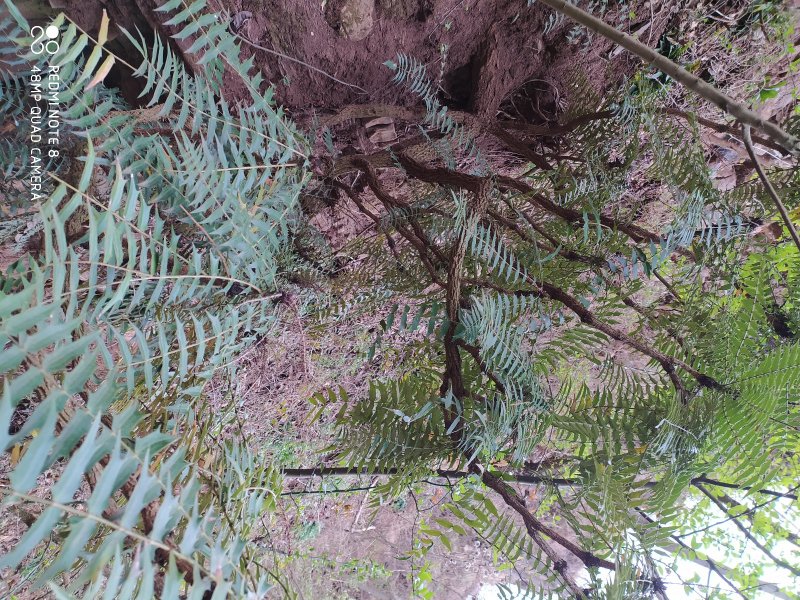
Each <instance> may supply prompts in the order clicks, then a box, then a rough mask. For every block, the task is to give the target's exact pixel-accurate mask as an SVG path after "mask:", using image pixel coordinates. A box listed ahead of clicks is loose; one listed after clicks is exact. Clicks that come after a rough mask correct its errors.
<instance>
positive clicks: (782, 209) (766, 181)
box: [742, 125, 800, 250]
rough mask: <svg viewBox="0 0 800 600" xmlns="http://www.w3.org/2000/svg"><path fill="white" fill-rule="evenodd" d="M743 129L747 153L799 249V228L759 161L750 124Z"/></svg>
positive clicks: (743, 126)
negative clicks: (793, 221)
mask: <svg viewBox="0 0 800 600" xmlns="http://www.w3.org/2000/svg"><path fill="white" fill-rule="evenodd" d="M742 130H743V132H744V145H745V148H747V153H748V154H749V155H750V160H752V161H753V166H754V167H755V168H756V173H758V176H759V178H760V179H761V182H762V183H763V184H764V187H765V188H766V189H767V193H768V194H769V195H770V197H771V198H772V201H773V202H774V203H775V206H776V207H777V209H778V212H779V213H780V214H781V218H782V219H783V224H784V225H786V228H787V229H788V230H789V235H791V236H792V239H793V240H794V245H795V246H797V249H798V250H800V236H798V235H797V229H795V226H794V223H792V218H791V217H790V216H789V213H788V211H787V210H786V207H785V206H784V205H783V202H781V197H780V196H778V192H777V191H775V188H774V187H772V183H770V180H769V179H767V174H766V173H764V169H762V168H761V163H759V162H758V156H756V151H755V149H754V148H753V140H752V138H751V137H750V126H749V125H742Z"/></svg>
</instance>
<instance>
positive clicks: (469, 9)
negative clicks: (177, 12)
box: [59, 0, 671, 116]
mask: <svg viewBox="0 0 800 600" xmlns="http://www.w3.org/2000/svg"><path fill="white" fill-rule="evenodd" d="M59 4H60V5H62V6H63V10H65V12H67V14H69V15H70V16H71V17H73V18H76V20H77V21H78V23H79V24H80V25H81V26H82V27H84V28H86V29H87V30H89V31H92V30H95V29H96V28H97V26H98V24H99V15H100V13H101V9H102V8H103V7H105V8H106V10H107V11H108V13H109V16H110V18H111V20H112V23H116V24H121V25H122V26H124V27H126V28H128V29H131V30H132V29H133V28H134V27H138V28H140V29H141V30H142V31H147V30H148V29H149V28H150V27H152V26H157V27H158V28H160V29H162V30H163V32H164V33H166V34H173V33H175V30H174V27H163V26H161V25H160V23H163V22H165V21H166V20H167V19H169V18H170V15H167V14H165V13H157V12H154V10H153V8H154V6H156V5H157V4H158V3H157V2H155V0H109V1H108V2H100V0H61V2H59ZM637 4H638V3H636V2H632V3H630V4H627V5H626V6H625V8H624V9H623V11H624V12H627V11H628V10H631V9H633V8H634V7H635V6H637ZM211 5H212V6H216V8H217V10H218V13H219V14H220V16H221V17H222V18H224V17H225V15H226V14H227V15H235V14H236V13H238V12H240V11H248V12H249V13H252V17H251V18H250V19H249V20H247V21H246V22H245V23H244V25H243V26H242V28H241V30H240V31H239V33H240V34H241V35H242V36H243V37H245V38H247V39H249V40H251V41H252V42H253V43H255V44H257V45H258V46H262V47H264V48H267V49H270V50H273V51H275V52H278V53H281V54H284V55H286V56H290V57H292V59H294V60H288V59H286V58H281V57H280V56H276V55H274V54H270V53H268V52H265V51H263V50H259V49H257V48H255V47H253V46H248V45H247V44H246V43H243V58H248V57H250V56H254V57H255V66H256V68H257V69H258V70H259V71H260V72H261V73H262V74H263V75H264V78H265V80H266V81H267V82H270V83H272V84H273V85H274V86H275V92H276V98H277V100H278V102H279V103H281V104H282V105H284V106H285V107H287V108H288V109H290V110H292V111H308V110H309V109H311V108H313V109H314V110H317V111H333V110H336V109H337V108H340V107H342V106H345V105H347V104H353V103H357V104H366V103H374V102H393V103H397V104H405V105H413V104H418V103H419V100H418V99H417V98H414V97H413V96H412V95H411V94H410V93H408V92H407V91H404V90H403V89H401V88H399V87H397V86H395V85H393V84H392V83H391V77H392V73H391V71H390V70H389V69H388V68H387V67H385V66H384V65H383V63H384V62H385V61H386V60H389V59H394V58H395V57H396V56H397V54H398V53H403V54H406V55H408V56H411V57H414V58H415V59H417V60H419V61H420V62H422V63H424V64H426V65H427V66H428V74H429V77H430V78H432V79H434V80H436V82H437V83H440V84H441V87H442V90H443V93H442V99H443V101H444V102H445V103H447V104H449V105H451V106H453V107H457V108H460V109H467V110H470V111H473V112H475V113H477V114H481V115H489V116H494V113H495V112H496V111H497V110H498V108H499V107H500V105H501V103H502V101H503V100H504V99H505V98H506V97H507V96H508V95H509V94H510V93H512V92H513V91H514V90H516V89H517V88H519V87H521V86H522V85H523V84H525V83H528V82H531V81H537V82H539V84H540V86H539V93H538V95H539V96H540V98H539V101H540V102H543V101H544V102H545V103H546V102H547V101H548V96H549V101H550V102H551V103H552V101H553V100H555V99H560V100H561V101H562V102H563V101H566V102H568V101H569V100H570V98H569V89H568V86H567V83H568V82H569V80H570V79H571V78H572V77H573V75H574V74H575V69H576V67H579V68H580V70H581V71H583V74H584V75H585V76H586V78H587V80H588V81H589V82H591V84H592V85H593V86H594V87H595V89H596V91H598V92H601V91H603V90H606V89H608V88H609V87H611V86H613V85H614V84H616V83H618V82H619V81H620V79H621V78H622V76H624V75H625V74H629V73H631V72H632V71H633V68H634V67H635V65H636V63H635V61H634V60H632V59H631V58H630V57H628V56H627V55H626V54H625V53H616V54H612V53H611V52H610V51H611V49H612V47H611V43H610V42H607V41H606V40H604V39H602V38H599V37H596V36H595V37H593V38H592V39H591V42H590V43H587V40H586V38H585V36H583V37H579V38H577V39H576V40H575V41H574V43H571V42H569V41H567V38H566V32H567V31H569V30H570V29H571V28H572V25H571V24H570V23H569V22H567V21H563V22H561V23H560V24H559V25H557V26H556V27H554V28H552V29H551V30H549V31H548V33H547V34H545V33H544V30H545V27H546V24H547V21H548V19H549V18H550V17H551V15H552V11H551V10H550V9H549V8H547V7H546V6H544V5H541V4H539V3H535V4H533V5H532V6H530V7H528V6H526V4H525V2H522V1H520V0H327V1H326V2H323V1H321V0H234V1H233V2H223V1H222V0H212V2H211ZM643 6H645V5H643ZM612 10H613V9H612ZM641 13H642V18H645V22H646V21H649V20H654V23H653V24H652V26H651V27H650V28H649V30H648V35H649V36H650V37H652V38H654V39H658V36H660V35H661V32H662V31H663V29H664V27H665V26H666V23H667V20H668V18H669V17H670V14H671V10H669V9H662V10H661V11H660V12H659V13H658V14H656V15H653V14H651V13H650V10H647V9H643V10H642V11H641ZM354 14H355V15H356V17H354V16H353V15H354ZM621 14H622V13H620V15H621ZM606 17H607V18H608V17H611V18H612V20H613V19H616V22H618V23H620V22H623V21H621V20H620V18H617V17H619V15H617V17H615V16H614V13H613V12H608V13H606ZM355 21H357V22H355ZM370 22H371V25H370ZM635 28H636V24H635V23H634V24H631V25H630V26H629V27H625V26H624V25H623V29H629V30H635ZM353 30H357V31H358V32H359V33H358V35H357V36H356V37H358V38H359V39H358V40H357V41H356V40H355V39H351V37H352V35H351V33H350V32H352V31H353ZM362 38H363V39H362ZM192 41H193V40H192V39H191V38H190V39H187V40H184V41H183V42H176V41H174V40H172V41H171V43H172V44H173V47H175V48H176V49H177V50H178V51H179V52H181V53H182V54H183V57H184V60H185V61H186V63H187V65H188V66H189V67H190V69H192V70H198V69H197V65H196V63H195V60H194V58H193V57H192V56H189V55H187V54H186V53H185V52H182V49H185V48H187V47H188V46H189V45H191V43H192ZM295 61H299V62H295ZM300 63H306V64H307V65H311V66H313V67H315V68H316V69H320V70H322V71H324V72H325V73H327V74H329V75H330V77H328V76H325V75H322V74H320V73H319V72H316V71H313V70H311V69H309V68H308V67H307V66H305V65H303V64H300ZM333 78H336V79H339V80H341V81H343V82H346V83H345V84H343V83H340V82H337V81H334V80H333ZM122 79H124V78H122ZM227 83H228V85H227V86H226V89H227V91H228V94H229V95H230V97H231V99H235V98H238V97H243V96H244V95H245V93H246V92H245V84H244V83H243V82H241V81H239V80H238V79H237V78H236V77H233V76H231V77H229V81H228V82H227ZM348 84H349V85H348ZM129 96H130V97H131V99H133V95H132V94H129ZM553 116H555V115H553Z"/></svg>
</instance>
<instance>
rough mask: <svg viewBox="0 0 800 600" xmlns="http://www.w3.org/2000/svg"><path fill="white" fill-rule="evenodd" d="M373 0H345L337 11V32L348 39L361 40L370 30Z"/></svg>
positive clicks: (373, 8) (373, 7)
mask: <svg viewBox="0 0 800 600" xmlns="http://www.w3.org/2000/svg"><path fill="white" fill-rule="evenodd" d="M374 10H375V3H374V0H345V2H344V4H343V5H342V10H341V12H340V13H339V22H340V26H339V33H340V34H341V35H342V36H344V37H346V38H347V39H349V40H353V41H356V42H357V41H359V40H363V39H364V38H365V37H367V36H368V35H369V32H370V31H372V24H373V21H374V19H373V13H374Z"/></svg>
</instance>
